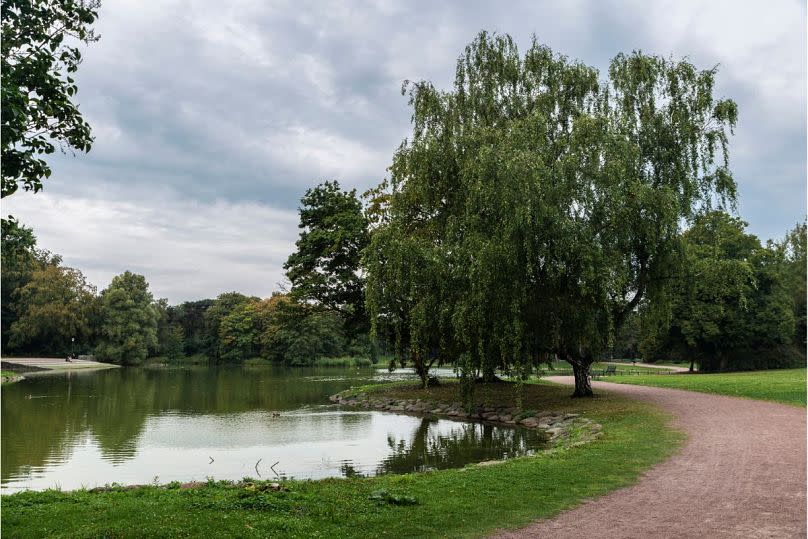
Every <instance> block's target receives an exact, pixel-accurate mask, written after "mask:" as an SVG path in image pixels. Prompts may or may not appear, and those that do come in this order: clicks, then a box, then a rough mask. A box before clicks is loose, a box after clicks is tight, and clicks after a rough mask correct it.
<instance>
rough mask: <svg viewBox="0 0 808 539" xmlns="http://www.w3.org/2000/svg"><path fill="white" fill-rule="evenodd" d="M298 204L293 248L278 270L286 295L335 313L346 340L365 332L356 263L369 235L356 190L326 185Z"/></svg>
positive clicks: (360, 287) (321, 185)
mask: <svg viewBox="0 0 808 539" xmlns="http://www.w3.org/2000/svg"><path fill="white" fill-rule="evenodd" d="M300 202H301V207H300V224H299V228H300V230H301V231H300V238H299V239H298V240H297V242H296V244H295V245H296V248H297V250H296V251H295V252H294V253H292V254H291V255H289V259H288V260H287V261H286V263H285V264H284V266H283V267H284V269H285V270H286V276H287V277H288V278H289V280H290V281H291V282H292V290H291V293H292V296H293V297H294V298H295V299H297V300H300V301H310V302H314V303H315V304H317V305H319V306H320V307H322V308H324V309H327V310H331V311H334V312H335V313H338V314H339V315H340V316H342V317H343V318H344V320H345V323H346V330H347V331H348V333H349V334H350V335H351V336H355V335H357V334H359V333H361V332H363V331H367V325H368V322H367V315H366V313H365V298H364V280H363V279H362V276H361V275H360V272H359V265H360V257H361V253H362V250H363V249H364V248H365V247H366V246H367V243H368V240H369V233H368V221H367V219H366V218H365V216H364V214H363V213H362V204H361V202H360V201H359V199H358V198H357V196H356V190H351V191H343V190H342V189H341V188H340V186H339V183H338V182H336V181H333V182H329V181H327V182H323V183H321V184H320V185H318V186H316V187H314V188H312V189H309V190H308V191H306V194H305V195H304V196H303V198H302V199H301V201H300Z"/></svg>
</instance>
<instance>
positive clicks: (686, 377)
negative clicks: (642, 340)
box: [603, 368, 805, 406]
mask: <svg viewBox="0 0 808 539" xmlns="http://www.w3.org/2000/svg"><path fill="white" fill-rule="evenodd" d="M603 380H604V381H607V382H617V383H619V384H637V385H643V386H657V387H671V388H675V389H687V390H690V391H700V392H702V393H718V394H720V395H732V396H735V397H748V398H750V399H761V400H769V401H777V402H784V403H786V404H796V405H800V406H805V368H802V369H779V370H771V371H752V372H730V373H716V374H657V375H653V374H648V375H637V376H609V377H608V378H603Z"/></svg>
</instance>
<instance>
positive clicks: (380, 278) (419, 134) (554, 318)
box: [366, 33, 736, 396]
mask: <svg viewBox="0 0 808 539" xmlns="http://www.w3.org/2000/svg"><path fill="white" fill-rule="evenodd" d="M715 74H716V72H715V70H714V69H713V70H707V71H699V70H697V69H696V68H695V67H693V66H692V65H691V64H689V63H687V62H683V61H682V62H675V61H671V60H666V59H663V58H659V57H654V56H646V55H643V54H641V53H633V54H631V55H619V56H617V57H616V58H615V59H614V60H613V61H612V63H611V66H610V69H609V76H608V79H607V80H606V81H601V80H600V79H599V73H598V72H597V70H595V69H593V68H591V67H588V66H585V65H583V64H581V63H579V62H574V61H570V60H569V59H567V58H566V57H564V56H559V55H556V54H554V53H553V52H552V51H551V50H550V49H549V48H547V47H546V46H543V45H540V44H539V43H538V42H537V41H536V40H535V39H534V40H533V43H532V45H531V46H530V48H529V49H528V50H527V52H526V53H525V54H524V56H521V55H520V54H519V52H518V50H517V47H516V46H515V44H514V43H513V41H512V39H511V38H510V37H509V36H490V35H488V34H486V33H481V34H480V35H479V36H478V37H477V39H476V40H475V41H474V42H472V43H471V44H470V45H469V46H467V47H466V49H465V51H464V53H463V54H462V55H461V56H460V58H459V59H458V63H457V71H456V77H455V84H454V88H453V90H451V91H439V90H437V89H436V88H435V87H434V86H433V85H432V84H430V83H429V82H418V83H413V84H405V87H404V90H405V91H406V92H407V93H408V95H409V99H410V104H411V106H412V108H413V116H412V120H413V134H412V137H411V138H410V139H408V140H405V141H404V142H403V143H402V145H401V146H400V147H399V149H398V151H397V152H396V154H395V156H394V159H393V165H392V167H391V169H390V170H391V197H390V201H389V206H388V215H387V216H386V217H387V219H386V220H385V224H384V226H382V227H380V229H378V230H377V231H376V232H375V233H374V237H373V240H372V242H371V246H370V248H369V249H368V250H367V252H366V265H367V268H368V305H369V308H370V312H371V314H372V316H373V319H374V321H375V323H377V324H378V323H379V322H390V323H392V324H393V325H394V326H395V327H396V329H397V335H399V338H400V341H401V342H400V347H399V349H400V350H401V351H402V352H404V351H406V353H407V354H408V355H409V356H410V357H411V358H412V359H413V361H414V362H415V364H416V366H418V365H421V370H423V367H424V364H423V363H424V360H425V359H429V360H430V361H431V360H432V359H433V358H434V357H437V358H438V360H447V361H452V362H455V363H456V364H457V365H458V366H459V368H460V370H461V372H462V373H463V374H464V378H465V379H466V380H468V379H470V377H471V376H474V375H476V374H477V373H481V374H482V376H483V378H484V379H491V378H492V377H493V374H494V372H495V369H496V368H498V367H499V368H502V367H509V368H510V367H517V368H518V367H525V366H527V365H528V364H529V363H530V362H535V361H539V360H541V359H542V358H545V357H547V355H549V354H556V355H558V356H559V357H561V358H562V359H564V360H566V361H568V362H569V363H570V364H571V365H572V367H573V372H574V373H575V379H576V389H575V393H574V394H575V395H576V396H585V395H591V393H592V390H591V387H590V386H589V383H588V373H589V367H590V365H591V363H592V362H593V361H594V360H595V358H596V357H597V356H598V355H599V354H600V353H602V352H603V350H605V348H606V347H607V346H608V344H609V342H610V339H611V338H612V335H613V334H614V332H615V330H616V329H618V328H619V327H620V325H621V324H622V322H623V321H624V320H625V318H626V316H627V315H628V314H629V313H630V312H631V311H632V310H633V309H635V308H636V306H637V305H638V304H639V302H640V301H641V300H642V299H643V298H644V297H653V296H655V295H658V294H659V293H660V292H661V291H663V290H664V288H665V283H666V276H667V272H668V271H669V268H670V267H671V266H672V264H673V263H674V262H675V261H676V260H677V259H678V256H677V253H678V252H679V250H680V248H681V247H680V241H679V237H680V232H681V231H680V227H681V226H682V223H683V222H687V221H688V220H689V219H692V218H693V217H694V215H696V214H697V213H698V212H699V211H700V210H702V209H703V208H706V207H710V205H711V204H713V203H716V202H717V203H719V204H727V203H732V202H733V200H734V195H735V185H734V182H733V180H732V176H731V175H730V173H729V171H728V167H727V159H728V155H727V138H728V131H730V130H731V128H732V126H733V125H734V123H735V119H736V107H735V104H734V103H733V102H731V101H721V100H715V99H714V98H713V95H712V92H713V83H714V79H715ZM428 364H429V363H428V362H427V363H426V364H425V365H426V366H428ZM422 378H424V376H422ZM424 379H425V378H424ZM467 387H468V386H467Z"/></svg>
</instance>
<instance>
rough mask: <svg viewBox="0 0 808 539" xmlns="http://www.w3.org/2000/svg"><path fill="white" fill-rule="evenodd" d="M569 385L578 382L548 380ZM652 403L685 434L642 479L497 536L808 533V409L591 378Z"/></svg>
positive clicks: (579, 538)
mask: <svg viewBox="0 0 808 539" xmlns="http://www.w3.org/2000/svg"><path fill="white" fill-rule="evenodd" d="M547 379H549V380H552V381H554V382H561V383H566V384H571V383H572V378H571V377H548V378H547ZM592 385H593V387H595V388H596V389H608V390H609V391H614V392H615V393H620V394H623V395H627V396H630V397H633V398H637V399H640V400H643V401H647V402H650V403H652V404H655V405H657V406H659V407H661V408H663V409H665V410H667V411H669V412H670V413H672V414H673V416H674V421H673V426H674V427H676V428H678V429H681V430H683V431H684V432H686V433H687V435H688V439H687V442H686V443H685V446H684V447H683V448H682V450H681V451H680V452H679V453H678V454H676V455H675V456H674V457H672V458H671V459H669V460H667V461H666V462H664V463H662V464H660V465H658V466H656V467H654V468H652V469H651V470H649V471H648V472H646V473H645V474H644V475H643V477H642V478H641V479H640V481H639V483H637V484H636V485H634V486H631V487H627V488H624V489H621V490H618V491H615V492H613V493H611V494H607V495H605V496H602V497H600V498H596V499H593V500H591V501H589V502H586V503H584V504H583V505H581V506H579V507H577V508H575V509H571V510H569V511H566V512H564V513H561V514H559V515H557V516H556V517H555V518H551V519H548V520H541V521H538V522H535V523H533V524H531V525H529V526H528V527H526V528H523V529H520V530H515V531H511V532H505V533H503V534H502V535H500V536H499V537H511V538H515V537H541V538H564V537H570V538H575V539H582V538H588V537H598V538H610V539H611V538H629V537H631V538H638V539H640V538H642V539H645V538H652V537H653V538H684V537H705V538H726V537H744V538H759V537H778V538H779V537H802V538H804V537H806V495H805V494H806V451H805V446H806V439H805V434H806V430H805V424H806V410H805V408H801V407H797V406H788V405H785V404H778V403H772V402H765V401H756V400H750V399H742V398H737V397H725V396H721V395H710V394H705V393H695V392H691V391H682V390H678V389H664V388H658V387H645V386H632V385H621V384H612V383H608V382H593V384H592Z"/></svg>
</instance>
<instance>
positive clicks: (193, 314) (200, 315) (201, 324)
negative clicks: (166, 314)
mask: <svg viewBox="0 0 808 539" xmlns="http://www.w3.org/2000/svg"><path fill="white" fill-rule="evenodd" d="M213 302H214V300H212V299H202V300H198V301H186V302H185V303H182V304H180V305H177V306H176V307H174V317H175V320H176V322H177V323H178V324H179V325H180V326H181V327H182V330H183V335H184V336H185V338H184V341H183V343H184V344H183V351H184V353H185V354H186V355H189V356H192V355H194V354H206V353H207V346H208V342H209V340H210V339H209V338H208V336H207V334H206V327H205V312H206V311H207V310H208V308H209V307H210V306H211V305H213Z"/></svg>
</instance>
